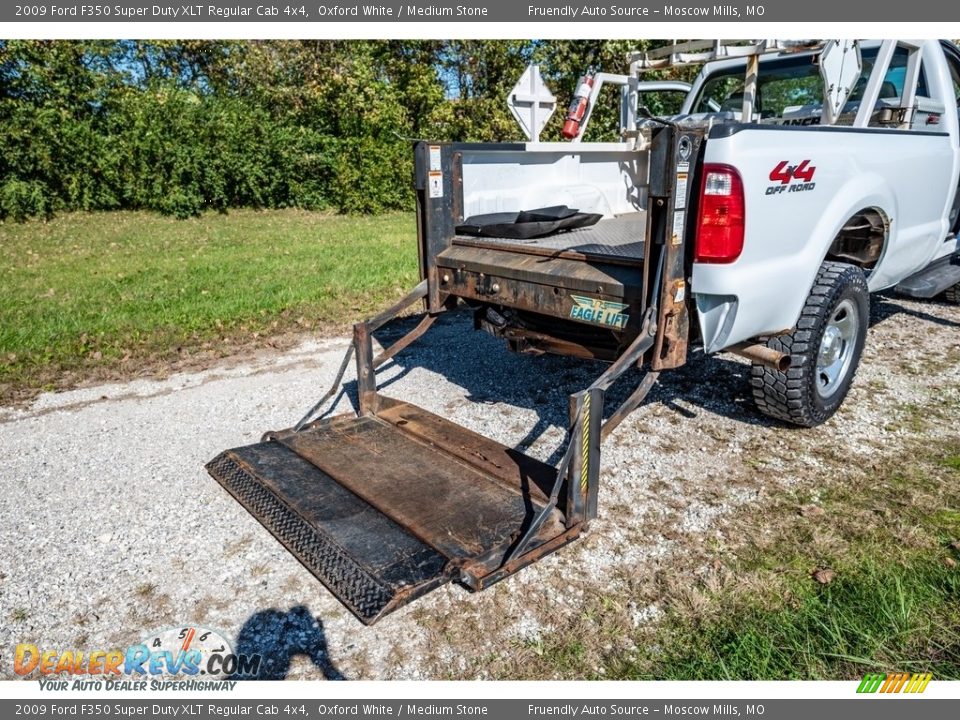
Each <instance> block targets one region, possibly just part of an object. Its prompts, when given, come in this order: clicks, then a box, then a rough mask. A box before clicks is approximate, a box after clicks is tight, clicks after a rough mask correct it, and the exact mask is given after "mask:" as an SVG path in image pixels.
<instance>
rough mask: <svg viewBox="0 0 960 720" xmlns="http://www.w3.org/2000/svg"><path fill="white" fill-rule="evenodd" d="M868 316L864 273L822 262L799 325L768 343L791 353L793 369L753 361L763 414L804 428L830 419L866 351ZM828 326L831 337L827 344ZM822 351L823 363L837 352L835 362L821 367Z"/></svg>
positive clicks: (755, 389)
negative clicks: (768, 365)
mask: <svg viewBox="0 0 960 720" xmlns="http://www.w3.org/2000/svg"><path fill="white" fill-rule="evenodd" d="M869 317H870V293H869V291H868V290H867V280H866V278H865V277H864V275H863V271H862V270H861V269H860V268H858V267H856V266H854V265H847V264H845V263H837V262H825V263H823V265H821V266H820V270H819V272H818V273H817V278H816V280H815V281H814V283H813V288H812V289H811V290H810V295H809V296H807V302H806V304H805V305H804V306H803V311H802V312H801V313H800V319H799V320H798V321H797V327H796V328H795V329H794V330H793V331H792V332H790V333H788V334H786V335H779V336H777V337H772V338H770V339H769V340H768V341H767V347H769V348H771V349H773V350H777V351H778V352H783V353H786V354H787V355H789V356H790V367H789V368H788V369H787V371H786V372H785V373H784V372H780V371H779V370H775V369H772V368H769V367H765V366H763V365H760V364H757V363H755V364H754V365H753V369H752V373H751V380H750V383H751V385H752V387H753V399H754V401H755V402H756V404H757V408H759V410H760V411H761V412H762V413H764V414H765V415H769V416H770V417H774V418H777V419H778V420H785V421H786V422H789V423H793V424H794V425H801V426H803V427H813V426H815V425H819V424H820V423H822V422H824V421H826V420H827V419H829V418H830V416H831V415H833V414H834V413H835V412H836V411H837V408H839V407H840V405H841V403H843V400H844V398H845V397H846V396H847V392H848V391H849V390H850V384H851V383H852V382H853V376H854V375H855V374H856V372H857V366H858V365H859V364H860V356H861V355H862V354H863V345H864V341H865V340H866V337H867V324H868V322H869ZM851 323H852V325H851ZM828 327H830V328H831V330H830V337H829V338H828V340H827V341H826V343H825V342H824V335H825V334H826V333H827V328H828ZM822 345H823V347H821V346H822ZM836 348H839V350H837V349H836ZM821 350H823V351H824V353H825V355H824V357H823V361H824V362H825V363H826V362H827V361H830V359H831V358H832V357H834V353H836V357H837V359H836V361H831V364H829V365H822V366H818V362H819V361H820V360H821ZM831 376H832V377H831Z"/></svg>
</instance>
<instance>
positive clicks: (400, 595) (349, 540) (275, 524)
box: [207, 442, 450, 625]
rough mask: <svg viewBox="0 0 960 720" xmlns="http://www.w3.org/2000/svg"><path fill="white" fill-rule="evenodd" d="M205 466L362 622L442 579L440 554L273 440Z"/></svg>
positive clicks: (443, 560)
mask: <svg viewBox="0 0 960 720" xmlns="http://www.w3.org/2000/svg"><path fill="white" fill-rule="evenodd" d="M207 470H208V471H209V473H210V474H211V475H212V476H213V477H214V478H215V479H216V480H217V481H218V482H219V483H220V484H221V485H223V487H224V488H226V490H227V491H229V492H230V494H231V495H233V496H234V497H235V498H236V499H237V500H238V501H239V502H240V503H241V504H242V505H243V506H244V507H245V508H246V509H247V510H248V511H249V512H250V513H251V514H252V515H253V516H254V517H255V518H256V519H257V520H259V521H260V522H261V523H262V524H263V525H264V527H266V528H267V529H268V530H269V531H270V532H271V533H272V534H273V535H274V536H275V537H276V538H277V539H278V540H280V542H282V543H283V544H284V545H285V546H286V547H287V549H288V550H289V551H290V552H291V553H293V555H295V556H296V557H297V559H298V560H300V562H301V563H303V564H304V565H305V566H306V567H307V569H308V570H310V572H312V573H313V574H314V575H315V576H316V577H317V578H318V579H319V580H320V581H321V582H323V584H324V585H325V586H326V587H327V588H328V589H329V590H330V591H331V592H332V593H333V594H334V595H336V597H337V598H338V599H339V600H340V601H341V602H342V603H343V604H344V605H346V606H347V608H348V609H349V610H350V611H351V612H353V613H354V615H356V616H357V617H358V618H359V619H360V620H361V621H362V622H363V623H365V624H368V625H369V624H372V623H374V622H376V621H377V620H378V619H380V618H381V617H383V616H384V615H386V614H387V613H389V612H391V611H392V610H395V609H396V608H398V607H400V606H402V605H404V604H406V603H408V602H410V601H411V600H413V599H415V598H417V597H419V596H421V595H423V594H425V593H427V592H429V591H430V590H433V589H434V588H436V587H438V586H440V585H442V584H443V583H445V582H448V581H449V580H450V576H449V573H447V571H446V570H447V566H448V561H447V558H445V557H444V556H443V555H441V554H440V553H438V552H437V551H436V550H434V549H433V548H431V547H430V546H429V545H427V544H425V543H424V542H423V541H421V540H420V539H418V538H417V537H415V536H414V535H412V534H411V533H409V532H407V531H406V530H404V529H403V528H402V527H400V526H399V525H398V524H397V523H395V522H394V521H393V520H391V519H390V518H388V517H386V516H385V515H383V514H382V513H381V512H379V511H377V510H376V509H375V508H373V507H371V506H370V505H369V504H368V503H366V502H364V501H363V500H362V499H361V498H359V497H357V496H356V495H355V494H354V493H352V492H350V491H349V490H347V489H346V488H344V487H343V486H341V485H340V484H339V483H338V482H336V481H335V480H334V479H333V478H331V477H330V476H329V475H327V474H326V473H324V472H323V471H321V470H320V469H318V468H317V467H315V466H314V465H312V464H311V463H309V462H307V461H306V460H304V459H303V458H301V457H299V456H297V455H296V453H294V452H292V451H291V450H289V449H288V448H286V447H284V446H283V445H281V444H279V443H276V442H266V443H258V444H256V445H249V446H246V447H240V448H235V449H233V450H227V451H225V452H223V453H221V454H220V455H218V456H217V457H216V458H214V459H213V460H211V461H210V462H209V463H208V464H207Z"/></svg>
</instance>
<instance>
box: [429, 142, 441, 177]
mask: <svg viewBox="0 0 960 720" xmlns="http://www.w3.org/2000/svg"><path fill="white" fill-rule="evenodd" d="M440 169H441V168H440V146H439V145H431V146H430V170H431V171H434V170H440Z"/></svg>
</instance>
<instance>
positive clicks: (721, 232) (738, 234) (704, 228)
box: [693, 163, 746, 263]
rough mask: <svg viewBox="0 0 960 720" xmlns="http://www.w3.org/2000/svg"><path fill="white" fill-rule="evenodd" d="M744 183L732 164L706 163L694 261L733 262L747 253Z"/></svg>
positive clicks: (701, 189) (701, 190)
mask: <svg viewBox="0 0 960 720" xmlns="http://www.w3.org/2000/svg"><path fill="white" fill-rule="evenodd" d="M745 220H746V216H745V214H744V208H743V180H741V179H740V173H738V172H737V171H736V170H735V169H734V168H732V167H730V166H729V165H719V164H716V163H706V164H705V165H704V166H703V183H702V185H701V188H700V214H699V216H698V218H697V241H696V243H695V245H694V251H693V259H694V261H695V262H701V263H729V262H733V261H734V260H736V259H737V258H738V257H740V253H741V252H742V251H743V227H744V222H745Z"/></svg>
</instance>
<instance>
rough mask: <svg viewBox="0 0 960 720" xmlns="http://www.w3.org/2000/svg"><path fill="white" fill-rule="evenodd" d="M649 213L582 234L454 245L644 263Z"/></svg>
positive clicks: (463, 238)
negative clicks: (641, 261)
mask: <svg viewBox="0 0 960 720" xmlns="http://www.w3.org/2000/svg"><path fill="white" fill-rule="evenodd" d="M646 232H647V216H646V213H635V214H632V215H628V216H624V217H618V218H607V219H606V220H601V221H600V222H598V223H597V224H596V225H594V226H592V227H588V228H583V229H581V230H570V231H569V232H563V233H558V234H557V235H551V236H549V237H543V238H535V239H532V240H514V239H511V238H478V237H470V236H467V235H457V236H455V237H454V239H453V244H454V245H465V246H469V247H488V248H501V249H505V250H514V251H517V252H528V253H535V254H538V255H539V254H563V253H565V254H572V255H583V256H587V257H599V258H603V259H620V260H631V261H637V260H643V254H644V238H645V237H646Z"/></svg>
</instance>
